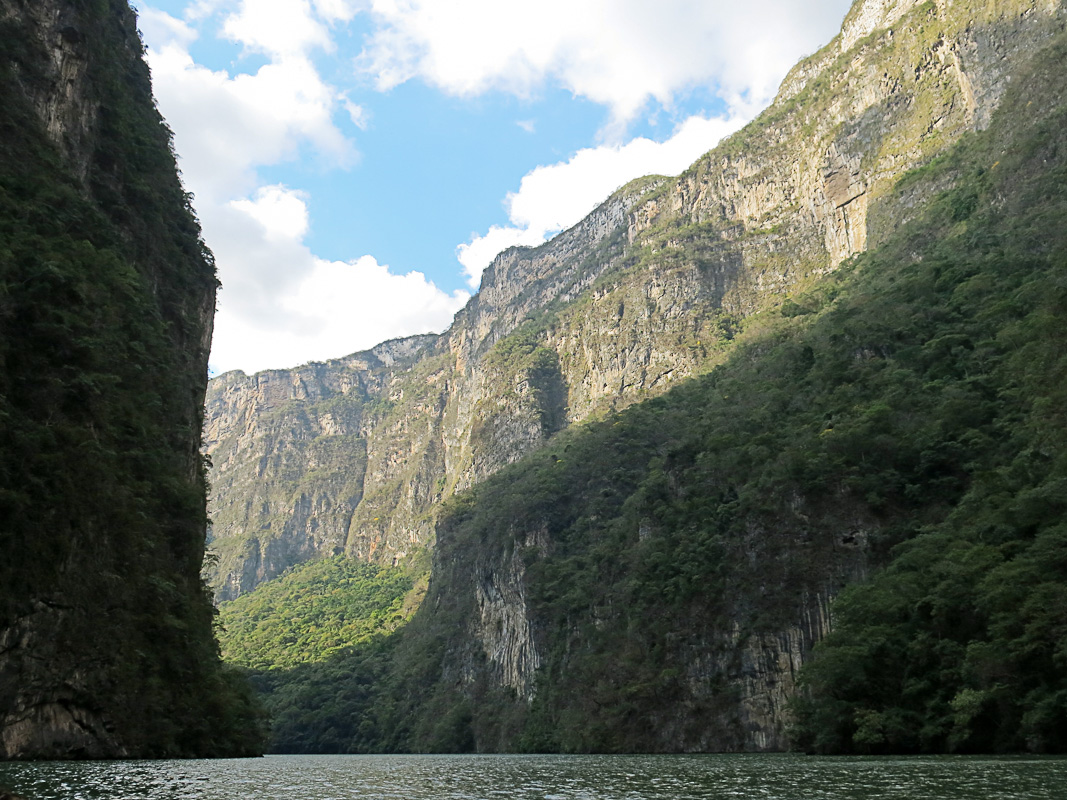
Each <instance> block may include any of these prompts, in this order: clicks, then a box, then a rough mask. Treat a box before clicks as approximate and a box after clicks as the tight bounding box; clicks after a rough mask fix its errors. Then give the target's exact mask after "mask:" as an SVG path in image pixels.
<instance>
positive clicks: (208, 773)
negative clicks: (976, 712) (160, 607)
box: [0, 755, 1067, 800]
mask: <svg viewBox="0 0 1067 800" xmlns="http://www.w3.org/2000/svg"><path fill="white" fill-rule="evenodd" d="M0 786H2V787H5V788H9V789H11V790H12V791H14V792H16V793H17V794H19V795H22V796H23V797H25V798H27V800H139V798H152V799H153V800H154V799H155V798H159V799H160V800H194V799H195V800H245V799H246V798H252V799H253V800H349V799H350V798H360V799H361V800H678V798H693V799H694V800H702V799H703V798H708V800H712V799H714V800H723V799H724V798H761V800H762V799H763V798H765V799H766V800H905V798H906V799H907V800H915V799H916V798H922V799H923V800H974V799H975V798H982V800H1031V799H1032V800H1037V799H1038V798H1042V800H1044V798H1053V797H1056V796H1067V789H1065V787H1067V759H1061V758H968V757H941V758H815V757H806V756H796V755H706V756H271V757H268V758H260V759H234V760H226V761H217V760H204V761H107V762H102V761H95V762H36V763H22V764H20V763H7V764H0Z"/></svg>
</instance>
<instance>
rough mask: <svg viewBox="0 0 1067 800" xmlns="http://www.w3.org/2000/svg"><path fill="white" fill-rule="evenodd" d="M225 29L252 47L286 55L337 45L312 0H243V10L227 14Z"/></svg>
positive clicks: (239, 40)
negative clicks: (332, 41) (312, 4)
mask: <svg viewBox="0 0 1067 800" xmlns="http://www.w3.org/2000/svg"><path fill="white" fill-rule="evenodd" d="M224 30H225V32H226V35H227V36H229V37H230V38H231V39H232V40H233V41H235V42H240V43H241V44H243V45H244V46H245V47H247V48H249V49H250V50H255V51H257V52H262V53H269V54H271V55H274V56H278V57H282V58H284V57H286V56H294V55H302V54H304V53H307V51H308V50H310V49H312V48H315V47H321V48H324V49H327V50H329V49H332V46H333V45H332V43H331V41H330V37H329V34H328V33H327V31H326V29H325V28H324V27H323V25H322V24H321V23H320V22H319V21H318V20H317V19H316V18H315V16H314V15H313V14H312V11H311V4H310V3H309V2H308V0H241V7H240V10H239V11H238V12H237V13H235V14H231V15H230V16H229V17H227V18H226V23H225V26H224Z"/></svg>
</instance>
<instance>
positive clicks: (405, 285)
mask: <svg viewBox="0 0 1067 800" xmlns="http://www.w3.org/2000/svg"><path fill="white" fill-rule="evenodd" d="M306 232H307V207H306V203H305V199H304V198H303V196H302V195H301V193H299V192H294V191H292V190H290V189H287V188H286V187H284V186H269V187H263V188H261V189H260V190H258V191H257V193H256V196H255V198H254V199H244V200H238V201H234V202H231V203H230V204H229V205H228V207H227V208H225V209H223V210H221V211H220V212H219V213H215V214H212V215H211V217H210V218H209V219H208V220H207V221H205V224H204V234H205V237H206V238H207V240H208V242H214V243H216V244H215V245H214V248H215V256H216V258H217V259H218V261H219V263H220V264H223V265H224V267H225V274H224V276H223V287H222V291H221V292H220V293H219V302H218V311H217V312H216V315H215V334H214V339H213V342H212V348H211V368H212V371H214V372H225V371H228V370H231V369H242V370H244V371H246V372H254V371H257V370H261V369H268V368H277V367H291V366H294V365H296V364H301V363H304V362H306V361H309V360H323V359H326V358H334V357H339V356H342V355H346V354H348V353H352V352H355V351H357V350H364V349H367V348H370V347H373V346H374V345H376V344H378V343H379V342H382V341H384V340H386V339H390V338H394V337H398V336H410V335H413V334H416V333H425V332H426V331H427V330H443V329H444V328H446V327H447V326H448V324H449V323H450V322H451V321H452V317H453V315H454V314H455V313H456V312H457V311H458V310H459V309H460V308H461V307H462V306H463V304H464V303H465V302H466V301H467V300H468V299H469V295H468V294H466V293H465V292H455V293H454V294H452V295H449V294H446V293H445V292H443V291H441V290H440V289H438V288H437V287H436V286H435V285H434V284H433V283H432V282H430V281H428V280H427V279H426V277H425V276H424V275H423V274H422V273H419V272H409V273H407V274H406V275H395V274H393V273H392V272H390V271H389V268H388V267H387V266H384V265H381V264H378V262H377V261H376V260H375V259H374V258H373V257H371V256H363V257H362V258H359V259H356V260H354V261H352V262H351V263H346V262H340V261H326V260H324V259H321V258H317V257H315V256H314V255H313V254H312V253H311V251H310V250H309V249H308V248H307V247H306V246H305V245H304V243H303V237H304V235H305V234H306Z"/></svg>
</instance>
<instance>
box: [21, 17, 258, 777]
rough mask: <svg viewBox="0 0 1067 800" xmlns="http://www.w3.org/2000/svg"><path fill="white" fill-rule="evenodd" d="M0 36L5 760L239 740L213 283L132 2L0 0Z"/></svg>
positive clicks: (226, 745) (226, 747)
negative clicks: (219, 564)
mask: <svg viewBox="0 0 1067 800" xmlns="http://www.w3.org/2000/svg"><path fill="white" fill-rule="evenodd" d="M0 53H2V56H0V123H2V127H0V241H2V242H3V247H2V248H0V419H2V420H3V423H2V426H0V428H2V430H0V519H3V523H0V548H2V553H3V556H2V558H0V758H69V757H96V758H110V757H118V756H150V755H156V756H163V755H186V756H188V755H208V754H227V753H231V754H232V753H235V752H251V751H254V749H255V748H256V747H258V743H257V737H258V735H259V733H258V723H257V722H256V721H255V719H254V717H253V715H252V714H251V713H249V712H250V709H249V708H244V709H240V708H239V706H240V705H241V704H242V703H244V702H245V700H241V699H239V698H238V694H237V693H235V691H234V688H235V687H233V686H230V685H229V683H228V679H226V678H225V677H224V676H223V674H222V671H221V665H220V663H219V661H218V657H217V654H216V647H215V644H214V641H213V638H212V629H211V625H212V621H211V619H212V618H211V606H210V602H209V598H208V597H207V596H206V595H205V594H204V591H203V588H202V585H201V581H200V577H199V570H200V567H201V563H202V559H203V553H204V531H205V527H206V514H205V483H204V469H203V464H202V459H201V456H200V452H199V446H200V428H201V425H202V421H203V406H202V399H203V396H204V391H205V388H206V384H207V374H206V365H207V353H208V346H209V343H210V338H211V325H212V317H213V312H214V299H215V290H216V286H217V282H216V279H215V272H214V264H213V261H212V258H211V254H210V253H209V252H208V251H207V249H206V248H205V247H204V245H203V242H202V241H201V240H200V236H199V228H198V226H197V224H196V220H195V217H194V216H193V214H192V212H191V209H190V208H189V205H188V198H187V196H186V195H185V193H184V191H183V189H182V187H181V184H180V182H179V180H178V177H177V171H176V167H175V161H174V155H173V152H172V150H171V148H170V133H169V131H168V129H167V128H166V126H165V124H164V123H163V121H162V119H161V118H160V117H159V114H158V112H157V111H156V109H155V106H154V103H153V101H152V96H151V86H150V81H149V75H148V69H147V67H146V65H145V64H144V63H143V61H142V60H141V54H142V46H141V42H140V40H139V38H138V36H137V32H136V20H135V17H134V14H133V11H132V10H131V9H130V8H129V6H128V5H127V3H126V2H125V1H124V0H98V1H97V2H91V3H82V2H70V1H69V0H34V2H24V1H23V0H0ZM242 727H244V728H245V730H244V731H242V730H240V728H242Z"/></svg>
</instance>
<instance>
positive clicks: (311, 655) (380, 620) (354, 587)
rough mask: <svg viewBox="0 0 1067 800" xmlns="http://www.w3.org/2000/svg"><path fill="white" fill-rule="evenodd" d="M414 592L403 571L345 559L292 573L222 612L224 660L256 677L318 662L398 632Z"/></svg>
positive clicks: (410, 578)
mask: <svg viewBox="0 0 1067 800" xmlns="http://www.w3.org/2000/svg"><path fill="white" fill-rule="evenodd" d="M413 585H414V580H413V575H412V573H411V571H410V570H408V569H402V568H399V567H379V566H376V565H374V564H367V563H365V562H363V561H357V560H355V559H352V558H349V557H347V556H333V557H331V558H324V559H320V560H317V561H310V562H308V563H306V564H302V565H300V566H297V567H293V568H292V569H291V570H289V571H288V572H287V573H285V574H284V575H282V576H281V577H279V578H276V579H275V580H273V581H269V582H268V583H265V584H263V585H262V586H260V587H259V588H258V589H257V590H256V591H254V592H251V593H249V594H245V595H241V596H240V597H238V598H237V599H236V600H232V601H230V602H228V603H224V604H222V606H221V607H220V609H219V623H220V628H219V643H220V644H221V645H222V655H223V657H224V658H225V659H226V660H227V661H228V662H230V663H233V664H238V665H240V666H243V667H250V668H253V669H273V668H277V667H291V666H294V665H295V664H300V663H305V662H313V661H323V660H325V659H326V658H327V657H329V656H330V655H333V654H334V653H336V652H338V651H340V650H344V649H346V648H349V647H351V646H352V645H355V644H358V643H360V642H364V641H366V640H368V639H370V638H372V637H374V636H376V635H381V634H384V633H388V632H391V631H392V630H394V629H396V628H397V627H398V626H399V625H400V624H401V623H403V622H404V621H405V620H406V616H405V604H404V598H405V596H406V595H407V594H408V592H410V591H411V590H412V588H413ZM407 616H410V614H408V615H407Z"/></svg>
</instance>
